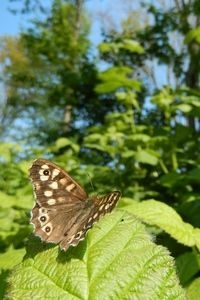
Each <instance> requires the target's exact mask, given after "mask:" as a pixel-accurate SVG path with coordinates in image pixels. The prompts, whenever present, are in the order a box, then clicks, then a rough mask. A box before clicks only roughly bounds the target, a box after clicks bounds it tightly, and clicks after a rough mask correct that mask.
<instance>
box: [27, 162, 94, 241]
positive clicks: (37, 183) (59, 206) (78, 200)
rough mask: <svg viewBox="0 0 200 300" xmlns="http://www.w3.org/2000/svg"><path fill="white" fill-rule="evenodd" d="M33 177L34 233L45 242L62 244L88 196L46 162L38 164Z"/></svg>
mask: <svg viewBox="0 0 200 300" xmlns="http://www.w3.org/2000/svg"><path fill="white" fill-rule="evenodd" d="M30 178H31V180H32V183H33V187H34V193H35V198H36V204H35V206H34V207H33V209H32V214H31V223H32V224H33V225H34V233H35V234H36V235H38V236H39V237H40V238H41V239H42V240H45V241H47V242H54V243H59V242H60V241H61V240H62V239H63V236H64V234H65V232H67V231H68V230H69V229H70V228H71V227H72V226H73V224H74V223H75V222H76V219H77V217H78V216H79V214H80V211H82V210H83V209H84V207H85V203H84V202H85V200H86V199H87V198H88V196H87V194H86V193H85V191H84V190H83V188H82V187H81V186H80V185H79V184H78V183H76V182H75V181H74V180H73V179H72V178H71V177H70V176H69V175H68V174H67V173H66V172H64V171H63V170H62V169H61V168H59V167H58V166H57V165H55V164H53V163H51V162H49V161H47V160H44V159H37V160H36V161H34V163H33V165H32V166H31V168H30Z"/></svg>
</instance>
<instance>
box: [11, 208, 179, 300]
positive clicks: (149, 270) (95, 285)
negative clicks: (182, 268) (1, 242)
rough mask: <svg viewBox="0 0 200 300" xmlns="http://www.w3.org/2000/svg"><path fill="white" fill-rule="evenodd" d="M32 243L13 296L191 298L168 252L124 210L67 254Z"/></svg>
mask: <svg viewBox="0 0 200 300" xmlns="http://www.w3.org/2000/svg"><path fill="white" fill-rule="evenodd" d="M32 243H33V244H32V245H31V247H30V249H29V251H28V253H27V257H26V259H25V260H24V262H23V263H21V264H20V265H19V266H17V267H16V268H15V269H14V270H13V272H12V274H11V276H10V278H9V291H8V296H9V298H10V299H43V300H45V299H62V300H65V299H68V300H70V299H76V300H77V299H87V300H88V299H92V300H96V299H116V300H117V299H120V300H121V299H133V300H134V299H154V300H160V299H180V300H183V299H185V296H184V291H183V289H182V288H181V287H180V285H179V282H178V279H177V276H176V273H175V269H174V261H173V259H172V258H171V257H170V256H169V254H168V251H167V250H166V249H165V248H164V247H162V246H157V245H155V244H154V243H153V242H152V241H151V239H150V237H149V235H148V234H147V233H146V231H145V229H144V226H143V225H142V224H141V223H140V222H139V221H137V220H136V219H135V218H134V217H133V216H132V215H130V214H127V213H125V212H123V211H118V212H115V213H112V214H111V215H109V216H108V215H107V216H105V217H104V218H102V219H101V220H100V221H99V222H98V223H97V224H96V225H95V226H94V228H93V229H92V230H91V231H90V232H89V234H88V236H87V239H86V240H84V241H83V242H81V243H80V244H79V245H78V246H77V247H75V248H73V247H71V248H70V249H69V250H68V251H67V252H66V253H64V252H61V251H60V250H59V248H58V246H53V245H43V244H41V242H40V241H37V243H36V241H35V240H33V241H32ZM86 244H87V246H86ZM33 245H34V246H33Z"/></svg>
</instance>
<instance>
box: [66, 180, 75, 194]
mask: <svg viewBox="0 0 200 300" xmlns="http://www.w3.org/2000/svg"><path fill="white" fill-rule="evenodd" d="M75 186H76V185H75V183H73V182H72V183H71V184H69V185H67V186H66V190H67V191H68V192H71V191H72V190H73V189H74V188H75Z"/></svg>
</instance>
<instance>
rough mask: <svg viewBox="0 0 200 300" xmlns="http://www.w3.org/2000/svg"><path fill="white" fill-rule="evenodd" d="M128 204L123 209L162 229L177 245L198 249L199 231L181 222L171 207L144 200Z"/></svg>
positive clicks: (199, 243)
mask: <svg viewBox="0 0 200 300" xmlns="http://www.w3.org/2000/svg"><path fill="white" fill-rule="evenodd" d="M128 202H129V203H130V205H127V206H125V209H126V210H127V211H129V212H132V213H133V214H134V215H135V216H137V217H139V218H140V219H141V220H142V221H144V222H145V223H147V224H150V225H156V226H158V227H160V228H162V229H163V230H164V231H166V232H167V233H168V234H170V235H171V236H172V237H173V238H174V239H176V240H177V241H178V242H179V243H182V244H184V245H187V246H196V247H197V248H198V249H200V229H199V228H194V227H193V226H192V225H191V224H189V223H186V222H183V220H182V218H181V217H180V216H179V214H178V213H177V212H176V211H175V210H174V209H173V208H172V207H170V206H168V205H167V204H164V203H162V202H159V201H156V200H146V201H142V202H139V203H138V202H136V201H133V200H131V199H129V200H128ZM128 202H126V203H128Z"/></svg>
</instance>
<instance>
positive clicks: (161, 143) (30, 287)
mask: <svg viewBox="0 0 200 300" xmlns="http://www.w3.org/2000/svg"><path fill="white" fill-rule="evenodd" d="M21 2H22V10H21V11H17V12H15V13H18V14H19V13H22V14H24V15H25V16H26V18H27V19H28V20H30V21H29V23H28V26H27V28H26V29H23V30H22V32H21V33H20V34H19V35H18V36H15V37H11V36H6V37H5V36H4V37H1V48H0V62H1V70H2V73H1V74H2V76H1V80H2V83H3V86H4V89H5V97H4V98H3V99H1V101H0V106H1V107H0V120H1V122H0V137H1V143H0V179H1V180H0V195H1V201H0V267H1V273H0V282H1V288H0V293H1V297H2V298H3V295H4V294H5V293H8V295H9V297H10V298H11V299H22V298H23V299H29V298H30V297H32V298H33V299H36V294H37V295H39V297H40V299H49V297H50V296H51V297H54V298H55V299H59V297H60V299H106V298H105V297H107V299H139V298H138V297H139V295H140V297H141V298H140V299H185V297H186V296H185V295H187V297H188V298H189V299H198V295H199V294H200V277H199V274H200V255H199V250H200V229H199V226H200V218H199V215H200V154H199V153H200V152H199V148H200V134H199V131H200V126H199V124H200V122H199V118H200V90H199V83H200V82H199V79H200V51H199V50H200V27H199V17H200V4H199V1H197V0H196V1H195V0H192V1H187V0H185V1H174V2H169V1H163V2H162V3H161V2H159V1H155V3H154V4H149V2H148V1H141V5H140V6H139V7H138V8H137V9H136V8H135V9H132V10H131V9H130V10H129V11H128V13H127V15H125V16H124V18H123V20H122V22H121V24H120V26H118V27H115V26H111V23H112V22H111V20H110V24H109V25H110V26H107V27H104V30H103V39H102V43H101V44H100V45H99V47H98V49H95V51H94V49H93V48H92V43H91V40H90V35H89V33H90V26H91V20H90V18H89V15H88V13H87V10H86V8H85V6H84V5H85V3H84V1H83V0H82V1H81V0H76V1H75V0H74V1H61V0H54V1H52V5H51V7H48V8H47V7H45V6H44V2H43V1H39V0H37V1H36V0H29V1H21ZM130 3H131V1H130V2H129V1H127V5H128V4H130ZM12 6H13V3H12V1H11V2H10V8H11V9H12ZM38 12H39V13H38ZM33 16H34V17H33ZM36 16H37V17H36ZM104 17H105V20H106V16H104ZM97 50H98V51H97ZM38 157H45V158H47V159H51V160H53V161H55V162H57V163H58V164H60V166H62V167H63V168H65V169H66V170H67V171H68V172H69V173H70V174H71V175H72V176H74V178H76V180H77V181H78V182H80V183H81V184H82V185H83V186H84V187H85V189H86V190H87V191H88V193H89V194H93V193H94V194H105V193H106V192H109V191H111V190H115V189H118V190H121V192H122V195H123V197H122V199H121V200H120V203H119V206H118V209H117V210H116V212H115V213H113V214H112V216H108V218H107V217H106V218H105V220H102V223H100V224H102V225H97V227H95V228H94V229H92V230H91V231H90V233H89V234H88V236H87V238H86V240H85V241H84V242H83V243H81V244H79V245H78V246H77V247H76V248H72V249H71V248H70V249H69V251H68V252H67V253H64V254H63V253H62V254H58V253H59V252H58V248H57V247H52V246H49V245H47V246H45V245H42V246H41V242H40V241H38V240H36V239H34V238H33V237H32V236H31V231H32V228H31V226H29V225H28V223H29V214H30V209H31V207H32V206H33V198H32V187H31V185H30V183H29V178H28V168H29V166H30V164H31V162H32V161H33V160H34V159H36V158H38ZM91 181H92V184H93V186H94V190H93V189H92V187H91V184H90V182H91ZM141 222H143V225H142V223H141ZM144 225H145V227H144ZM98 226H99V227H100V228H101V226H102V228H105V230H104V231H103V232H101V233H99V228H98ZM104 226H105V227H104ZM111 228H112V230H111ZM147 232H148V233H147ZM129 233H131V234H130V235H129ZM152 237H153V238H154V241H152V240H151V239H152ZM99 241H101V242H99ZM108 241H109V242H108ZM142 241H143V242H142ZM87 243H88V244H87ZM101 243H102V244H101ZM109 245H111V247H109ZM119 247H121V248H120V251H119V252H116V251H115V253H113V252H112V251H113V249H119ZM91 249H92V250H91ZM138 249H140V251H139V250H138ZM167 249H168V250H167ZM44 251H47V252H45V253H47V254H48V255H46V254H45V253H44ZM138 251H139V252H138ZM168 251H169V252H168ZM99 253H101V254H102V256H101V255H100V257H102V259H99ZM169 253H170V255H169ZM25 254H26V256H25V259H23V257H24V255H25ZM43 255H44V257H43ZM109 255H110V256H109ZM112 255H116V257H115V264H114V260H113V259H112ZM57 256H58V257H57ZM56 257H57V258H56ZM172 257H173V259H172ZM44 258H45V259H44ZM22 260H23V262H22ZM44 260H46V262H45V263H44ZM116 261H117V262H118V263H117V264H116ZM147 261H148V263H147ZM83 263H84V264H83ZM18 264H19V265H18ZM85 265H87V271H86V270H85V269H84V266H85ZM110 266H112V268H111V269H109V268H110ZM128 266H130V270H129V269H128ZM49 267H50V268H51V269H50V270H48V268H49ZM11 270H12V272H11ZM80 270H81V271H80ZM105 270H106V271H105ZM116 270H118V271H117V272H116ZM122 270H123V271H122ZM124 270H126V272H125V273H124ZM38 271H39V272H38ZM105 272H108V273H105ZM116 273H117V275H116ZM31 274H32V275H31ZM41 274H42V276H41ZM80 274H81V275H80ZM102 274H104V275H102ZM105 274H107V275H105ZM114 274H115V275H116V277H115V276H114ZM30 276H31V277H30ZM63 276H67V277H63ZM77 276H82V277H81V278H82V280H80V278H79V277H77ZM117 276H119V277H117ZM77 278H78V279H77ZM44 279H45V280H44ZM109 279H110V280H109ZM111 279H112V280H111ZM150 279H151V280H152V281H151V280H150ZM66 280H67V281H66ZM86 282H87V284H86ZM119 282H121V285H120V284H119ZM179 282H180V283H179ZM55 283H56V285H55ZM58 286H59V288H58ZM97 286H101V287H102V288H101V289H100V290H98V289H97V288H96V287H97ZM141 287H142V288H141ZM155 287H156V288H155ZM49 289H50V290H51V292H52V294H51V295H50V294H48V293H49ZM140 289H141V290H140ZM35 293H36V294H35ZM142 293H144V294H142ZM142 295H143V296H142ZM144 295H145V296H146V297H147V298H144ZM26 297H27V298H26ZM34 297H35V298H34Z"/></svg>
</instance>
